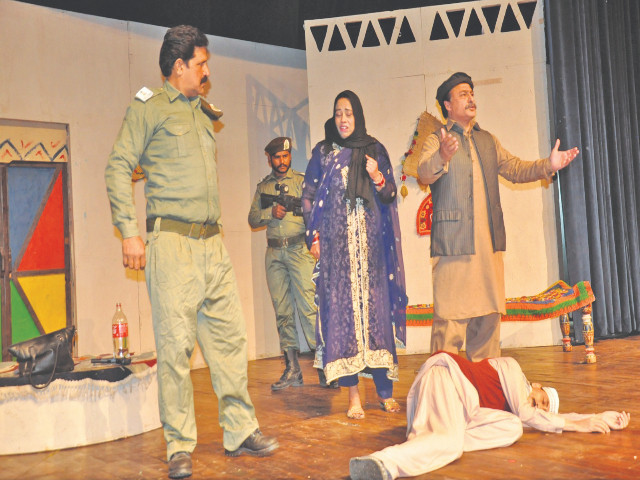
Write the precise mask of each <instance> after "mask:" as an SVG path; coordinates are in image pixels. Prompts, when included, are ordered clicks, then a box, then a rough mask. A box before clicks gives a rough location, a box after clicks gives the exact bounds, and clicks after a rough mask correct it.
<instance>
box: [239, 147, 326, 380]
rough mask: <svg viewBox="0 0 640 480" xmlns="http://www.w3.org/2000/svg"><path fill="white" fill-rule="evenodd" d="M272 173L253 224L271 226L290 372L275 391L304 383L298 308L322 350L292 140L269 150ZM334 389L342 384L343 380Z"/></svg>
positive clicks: (271, 270)
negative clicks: (292, 162) (316, 329)
mask: <svg viewBox="0 0 640 480" xmlns="http://www.w3.org/2000/svg"><path fill="white" fill-rule="evenodd" d="M264 152H265V155H266V156H267V161H268V163H269V166H270V167H271V173H270V174H269V175H267V176H266V177H265V178H264V179H262V181H261V182H260V183H258V187H257V188H256V193H255V195H254V197H253V202H252V203H251V209H250V210H249V225H250V226H251V228H260V227H264V226H266V227H267V252H266V255H265V268H266V272H267V284H268V285H269V292H270V293H271V301H272V303H273V309H274V310H275V313H276V325H277V327H278V336H279V337H280V350H282V351H283V352H284V360H285V370H284V372H283V374H282V376H281V377H280V380H278V381H277V382H275V383H274V384H272V385H271V389H272V390H282V389H284V388H287V387H289V386H300V385H302V384H303V380H302V370H301V369H300V364H299V363H298V352H299V351H300V345H299V342H298V331H297V328H296V320H295V310H297V311H298V318H299V319H300V325H301V326H302V332H303V333H304V337H305V339H306V341H307V344H308V345H309V348H310V349H311V350H315V348H316V338H315V323H316V311H317V308H316V306H315V302H314V295H315V285H314V284H313V280H312V278H311V276H312V274H313V268H314V266H315V263H316V261H315V259H314V258H313V256H312V255H311V254H310V253H309V250H308V249H307V246H306V244H305V226H304V220H303V218H302V207H301V206H300V195H301V194H302V184H303V182H304V175H303V174H302V173H299V172H296V171H295V170H293V169H291V139H290V138H289V137H277V138H274V139H273V140H271V141H270V142H269V144H268V145H267V146H266V147H265V148H264ZM318 376H319V378H320V384H321V385H323V386H328V385H327V383H326V378H325V377H324V372H323V371H322V369H318ZM330 386H331V387H335V388H337V382H332V384H331V385H330Z"/></svg>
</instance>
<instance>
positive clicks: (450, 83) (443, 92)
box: [436, 72, 473, 117]
mask: <svg viewBox="0 0 640 480" xmlns="http://www.w3.org/2000/svg"><path fill="white" fill-rule="evenodd" d="M461 83H468V84H469V86H470V87H471V88H472V89H473V81H472V80H471V77H470V76H469V75H467V74H466V73H464V72H456V73H454V74H453V75H451V76H450V77H449V78H447V79H446V80H445V81H444V82H442V85H440V86H439V87H438V91H437V92H436V100H438V103H439V104H440V109H441V110H442V113H443V115H444V116H445V117H446V116H447V109H446V108H445V106H444V101H445V100H446V99H447V96H448V95H449V92H450V91H451V89H452V88H453V87H455V86H457V85H460V84H461Z"/></svg>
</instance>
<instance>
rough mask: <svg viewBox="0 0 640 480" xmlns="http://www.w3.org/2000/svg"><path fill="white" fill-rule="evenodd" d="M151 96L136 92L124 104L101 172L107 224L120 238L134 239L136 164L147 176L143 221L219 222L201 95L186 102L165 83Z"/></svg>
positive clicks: (212, 150) (210, 134)
mask: <svg viewBox="0 0 640 480" xmlns="http://www.w3.org/2000/svg"><path fill="white" fill-rule="evenodd" d="M143 90H144V89H143ZM141 92H142V90H141ZM151 92H152V95H151V96H150V97H149V98H147V99H146V100H145V98H146V97H145V96H144V95H141V93H140V92H139V93H138V95H137V96H136V98H135V99H134V100H133V102H132V103H131V104H130V105H129V108H128V109H127V113H126V115H125V118H124V121H123V123H122V127H121V129H120V132H119V134H118V137H117V138H116V141H115V143H114V146H113V151H112V152H111V155H110V156H109V160H108V162H107V168H106V172H105V180H106V183H107V193H108V195H109V200H110V201H111V213H112V221H113V224H114V225H115V226H116V227H117V228H118V229H119V230H120V233H121V234H122V236H123V238H129V237H135V236H137V235H139V230H138V222H137V219H136V212H135V206H134V201H133V191H132V188H131V174H132V172H133V170H134V169H135V168H136V166H137V165H138V164H140V167H141V168H142V170H143V171H144V174H145V177H146V183H145V196H146V199H147V217H148V218H149V217H166V218H173V219H175V220H182V221H185V222H193V223H204V222H208V223H214V222H216V221H218V219H219V218H220V201H219V192H218V181H217V167H216V162H215V155H216V143H215V139H214V137H213V125H212V121H211V119H210V118H209V117H208V116H207V115H206V114H205V113H204V112H203V110H202V108H201V105H200V102H201V99H200V97H195V98H191V99H189V98H187V97H185V96H184V95H183V94H182V93H180V92H179V91H178V90H177V89H176V88H175V87H173V85H171V84H170V83H169V82H165V83H164V85H163V87H162V88H159V89H154V90H152V91H151Z"/></svg>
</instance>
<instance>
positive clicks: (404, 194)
mask: <svg viewBox="0 0 640 480" xmlns="http://www.w3.org/2000/svg"><path fill="white" fill-rule="evenodd" d="M417 138H418V130H415V131H414V132H413V138H412V139H411V146H410V147H409V150H407V151H406V152H405V154H404V156H403V157H402V175H401V176H400V180H402V186H401V187H400V195H402V200H404V199H405V198H407V195H409V189H408V188H407V185H406V184H405V183H404V182H405V181H406V180H407V174H406V171H405V161H406V160H407V157H409V156H410V155H411V154H412V153H413V149H414V147H415V146H416V142H417Z"/></svg>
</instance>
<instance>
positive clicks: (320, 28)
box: [311, 25, 329, 52]
mask: <svg viewBox="0 0 640 480" xmlns="http://www.w3.org/2000/svg"><path fill="white" fill-rule="evenodd" d="M328 29H329V27H328V26H327V25H316V26H314V27H311V35H313V39H314V40H315V41H316V47H318V51H319V52H321V51H322V45H324V39H325V38H326V37H327V30H328Z"/></svg>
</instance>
